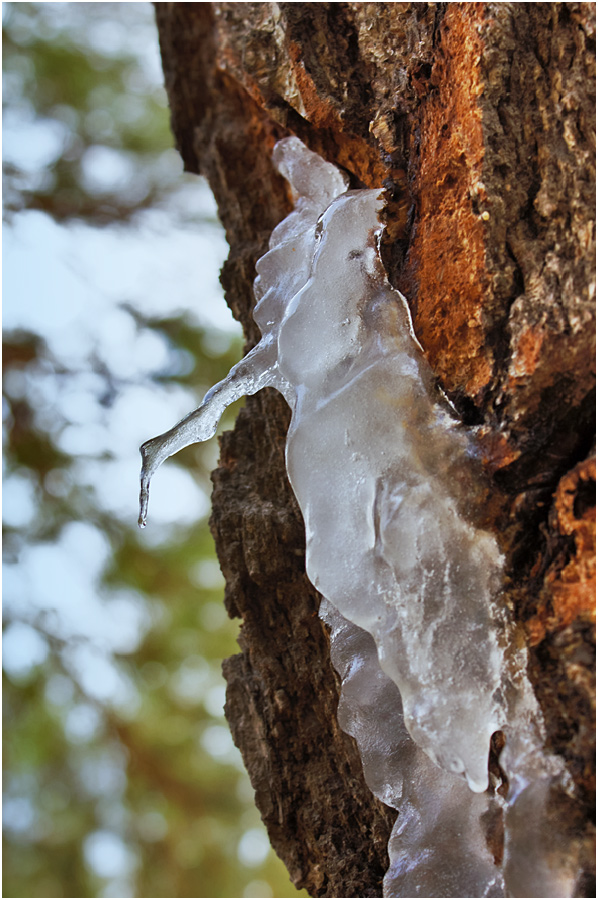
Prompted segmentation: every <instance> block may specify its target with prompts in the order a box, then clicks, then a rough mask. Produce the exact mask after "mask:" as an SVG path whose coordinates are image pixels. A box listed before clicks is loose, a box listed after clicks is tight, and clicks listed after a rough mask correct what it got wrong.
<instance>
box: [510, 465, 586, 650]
mask: <svg viewBox="0 0 598 900" xmlns="http://www.w3.org/2000/svg"><path fill="white" fill-rule="evenodd" d="M595 490H596V459H595V457H594V458H592V459H589V460H586V461H585V462H583V463H580V464H579V465H577V466H576V467H575V468H574V469H572V470H571V472H569V473H568V474H567V475H565V476H564V477H563V478H562V479H561V481H560V482H559V486H558V488H557V490H556V493H555V502H554V507H553V511H552V516H551V524H552V525H553V526H556V531H557V533H558V534H560V535H563V536H568V537H572V538H573V542H574V550H573V552H572V553H571V554H570V555H569V558H568V560H567V561H566V563H565V564H564V565H563V561H562V559H560V558H557V559H556V560H555V561H554V563H553V564H552V565H551V566H550V567H549V568H548V571H547V572H546V575H545V578H544V587H543V590H542V594H541V597H540V607H539V609H538V612H537V614H536V615H535V616H534V617H533V618H532V619H531V620H530V621H529V622H528V623H527V630H528V633H529V635H530V643H531V644H532V646H533V645H535V644H539V643H540V641H541V640H543V638H544V637H545V635H546V634H547V633H548V632H554V631H557V630H560V629H561V628H565V627H566V626H567V625H570V624H571V623H572V622H573V621H575V620H576V619H579V618H581V619H583V620H584V621H592V622H595V621H596V500H595ZM539 564H540V561H539Z"/></svg>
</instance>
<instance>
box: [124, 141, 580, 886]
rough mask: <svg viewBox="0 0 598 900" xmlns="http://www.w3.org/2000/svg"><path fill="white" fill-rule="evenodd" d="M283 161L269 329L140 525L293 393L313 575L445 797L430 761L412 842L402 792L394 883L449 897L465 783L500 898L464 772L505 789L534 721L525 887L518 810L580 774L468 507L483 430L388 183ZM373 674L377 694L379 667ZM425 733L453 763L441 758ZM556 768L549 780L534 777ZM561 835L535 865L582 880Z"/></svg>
mask: <svg viewBox="0 0 598 900" xmlns="http://www.w3.org/2000/svg"><path fill="white" fill-rule="evenodd" d="M274 160H275V162H276V164H277V166H278V168H279V171H280V172H281V173H282V174H283V175H284V176H285V177H286V178H287V179H288V180H289V182H290V183H291V185H292V187H293V188H294V190H295V192H296V194H297V202H296V206H295V209H294V211H293V212H292V213H291V214H290V215H289V216H288V217H287V218H286V219H285V220H284V221H283V222H282V223H281V224H280V225H279V226H278V227H277V228H276V229H275V231H274V232H273V234H272V238H271V241H270V249H269V251H268V253H266V254H265V256H263V257H262V258H261V259H260V260H259V262H258V264H257V271H258V277H257V279H256V282H255V288H254V289H255V296H256V301H257V303H256V307H255V311H254V317H255V321H256V322H257V324H258V325H259V327H260V329H261V331H262V339H261V341H260V343H259V344H258V346H257V347H256V348H255V349H254V350H253V351H252V352H251V353H250V354H249V355H248V356H247V357H246V358H245V359H244V360H242V361H241V362H240V363H239V364H238V365H237V366H235V367H234V368H233V369H232V370H231V372H230V374H229V375H228V376H227V378H225V379H224V380H223V381H222V382H221V383H220V384H219V385H216V387H215V388H213V389H212V390H211V391H210V392H209V393H208V394H207V395H206V398H205V399H204V402H203V403H202V404H201V406H200V407H199V408H198V409H197V410H195V411H194V412H193V413H191V414H190V415H189V416H187V417H186V418H185V419H183V420H182V422H180V423H179V424H178V425H177V426H175V427H174V428H173V429H171V430H170V431H168V432H166V434H164V435H161V436H160V437H158V438H154V439H153V440H152V441H148V442H147V444H144V446H143V448H142V454H143V470H142V490H141V504H140V505H141V511H140V524H144V522H145V516H146V512H147V501H148V490H149V481H150V478H151V476H152V474H153V473H154V471H155V470H156V468H157V467H158V466H159V465H160V463H161V462H163V461H164V460H165V459H166V458H167V457H168V456H171V455H172V454H173V453H175V452H177V451H178V450H179V449H181V448H182V447H184V446H186V445H188V444H190V443H193V442H195V441H201V440H206V439H207V438H208V437H210V436H211V435H212V434H213V433H214V430H215V428H216V425H217V422H218V420H219V418H220V416H221V414H222V412H223V411H224V409H225V408H226V406H227V405H228V404H229V403H231V402H232V401H233V400H236V399H237V398H238V397H240V396H242V395H243V394H245V393H255V392H256V391H258V390H260V389H261V388H262V387H265V386H271V387H275V388H277V389H278V390H279V391H281V392H282V393H283V395H284V396H285V398H286V400H287V401H288V403H289V405H290V406H291V409H292V412H293V415H292V420H291V425H290V428H289V433H288V437H287V448H286V459H287V471H288V474H289V478H290V481H291V484H292V486H293V489H294V491H295V494H296V496H297V500H298V502H299V505H300V507H301V510H302V512H303V516H304V520H305V526H306V567H307V573H308V575H309V577H310V579H311V581H312V582H313V584H314V585H315V586H316V587H317V588H318V590H320V592H321V593H322V594H323V595H324V596H325V597H326V598H327V600H328V601H329V604H330V608H333V609H335V610H336V611H337V613H338V614H340V615H342V617H344V619H345V620H347V621H348V622H349V623H351V628H354V629H357V631H359V630H360V629H361V630H362V631H361V633H362V634H363V632H367V634H369V635H370V636H371V639H373V644H372V645H371V646H374V645H375V647H376V649H377V654H378V660H379V663H380V666H381V670H383V673H384V674H382V671H381V670H380V669H379V668H377V667H374V669H372V671H374V670H375V672H377V673H378V674H375V673H374V675H372V677H373V682H372V686H371V690H372V691H374V682H375V683H378V681H377V680H378V679H379V678H387V679H390V681H389V682H388V684H390V685H391V687H392V684H394V686H395V687H394V689H393V690H395V692H396V696H397V698H398V699H397V709H398V704H399V700H400V701H401V702H402V715H401V716H400V729H402V731H401V735H402V736H401V737H400V740H401V741H403V738H405V736H406V735H407V732H408V734H409V735H410V736H411V737H410V738H409V740H411V739H413V741H414V742H415V744H413V747H416V750H414V751H413V752H414V753H416V756H417V761H416V768H417V771H418V772H423V771H424V770H426V771H427V772H428V774H427V776H426V778H429V779H430V780H431V782H433V783H432V784H431V786H430V791H429V795H428V796H427V797H426V796H425V788H424V787H421V785H423V784H424V782H425V781H426V778H423V779H422V780H421V782H418V784H420V787H421V790H420V789H419V788H418V789H417V790H416V794H417V804H418V810H419V812H418V814H420V819H421V823H420V824H421V827H420V828H419V831H418V832H417V833H418V834H420V836H421V840H420V843H419V844H417V845H416V846H411V847H410V849H409V851H408V858H406V856H405V851H404V848H405V845H406V842H407V845H408V843H409V841H408V831H409V827H408V824H407V825H405V826H404V827H403V826H402V825H401V822H403V823H405V821H406V820H405V815H406V813H405V809H404V808H403V806H402V801H401V803H400V804H399V806H400V807H401V813H400V816H399V823H398V825H397V827H396V828H395V831H394V833H393V838H392V840H391V847H390V851H391V856H392V859H393V867H394V868H393V869H392V871H391V873H389V876H388V879H387V888H386V891H387V895H388V896H402V895H403V894H402V893H401V890H402V888H400V887H398V888H397V887H396V885H397V884H400V883H401V879H403V880H405V884H407V885H410V886H411V888H410V889H412V890H413V895H415V896H417V895H419V896H425V894H423V893H421V891H422V890H426V891H430V890H434V885H435V884H436V888H435V889H436V890H437V891H438V893H437V894H434V895H435V896H446V894H443V893H442V890H443V889H442V888H441V887H439V882H435V881H434V876H433V874H431V869H430V865H429V860H430V858H431V857H433V856H434V855H436V856H437V857H438V859H441V858H442V847H436V848H434V847H432V846H430V844H429V842H430V840H431V839H432V838H431V836H432V835H434V834H436V836H437V840H438V841H439V842H440V843H442V841H443V839H444V838H443V834H442V833H441V831H442V829H441V830H440V831H438V829H437V828H436V826H435V824H434V823H438V822H441V823H445V825H446V823H447V821H448V820H449V819H450V815H451V812H450V811H451V810H452V809H454V807H455V800H454V798H455V797H456V796H457V795H459V798H460V799H459V801H458V803H456V805H457V806H459V807H460V812H459V817H460V818H459V821H460V822H461V823H462V825H463V828H464V829H465V831H467V833H468V834H469V835H470V836H471V837H472V840H473V841H474V843H475V844H476V847H478V849H479V852H478V851H477V850H476V854H475V859H474V860H473V861H472V860H471V858H469V862H467V861H463V860H462V861H461V864H460V867H458V868H459V873H460V874H459V878H460V879H461V881H462V882H463V884H468V885H473V884H477V885H482V886H483V888H480V896H496V893H495V891H499V890H500V876H499V875H497V876H496V878H495V877H494V876H493V874H492V871H491V870H489V868H488V866H489V863H488V857H487V854H485V853H484V852H483V849H480V847H481V845H480V841H479V836H480V827H481V826H480V822H481V817H482V815H483V814H484V810H486V809H487V807H488V803H489V801H488V800H487V799H486V798H485V797H479V798H478V799H476V797H475V795H474V794H471V793H469V792H467V791H466V790H465V788H464V787H456V786H455V785H456V784H457V782H456V781H455V778H456V776H458V775H460V774H463V775H464V776H465V778H466V779H467V782H468V783H469V786H470V787H471V788H472V789H473V791H475V792H477V794H479V793H480V792H483V791H484V790H485V789H486V786H487V783H488V776H487V758H488V749H489V741H490V737H491V735H492V733H493V732H494V731H495V730H497V729H498V728H502V727H504V726H505V724H506V723H507V720H510V722H511V725H510V727H511V729H515V730H516V733H517V739H516V740H514V741H513V742H512V752H511V754H510V756H508V757H506V758H505V759H506V761H507V762H508V766H509V771H508V774H509V777H510V778H512V779H513V780H514V781H517V780H519V782H520V789H519V790H518V791H514V792H513V794H512V797H513V800H512V802H510V818H509V816H507V826H508V825H509V821H512V822H513V831H512V833H510V834H509V835H508V837H507V867H506V871H507V873H508V876H509V878H508V880H510V882H511V884H510V885H509V884H507V887H506V890H507V893H509V894H510V895H512V896H521V895H522V894H521V893H518V892H520V891H522V890H528V889H529V883H530V879H528V880H527V881H526V880H525V875H524V874H522V873H524V870H526V865H525V850H523V852H521V851H520V850H519V848H520V847H521V848H525V847H528V846H530V845H529V842H526V840H525V834H522V825H521V822H520V821H519V820H520V819H521V817H519V820H518V817H517V815H515V814H514V812H513V809H514V808H516V805H517V803H519V802H521V801H520V800H519V798H520V797H522V798H525V800H526V806H525V808H526V810H527V811H528V814H532V813H535V814H537V815H538V816H540V817H541V816H542V815H543V809H544V805H545V798H546V796H547V793H548V788H549V787H550V786H552V785H554V784H556V783H557V782H559V780H562V773H561V770H560V769H559V766H558V765H556V764H555V765H553V764H552V763H551V764H548V763H547V762H546V759H545V757H544V755H543V752H542V735H541V726H539V725H538V722H539V720H540V716H539V712H538V709H537V704H536V702H535V698H534V697H533V693H532V692H531V689H530V688H529V685H528V684H527V681H526V679H525V674H524V668H525V660H523V661H522V662H521V664H520V669H521V672H519V673H516V674H515V675H512V674H509V671H508V667H507V666H506V664H505V659H506V651H507V648H508V646H509V644H510V642H511V641H510V637H509V630H508V627H507V626H506V624H505V622H504V621H503V619H502V612H501V606H500V604H499V603H498V602H497V598H498V596H499V591H500V583H501V577H502V566H503V561H502V557H501V554H500V552H499V550H498V547H497V545H496V541H495V540H494V538H493V537H492V536H491V535H489V534H488V533H486V532H484V531H482V530H480V529H478V528H476V527H475V526H474V525H473V524H472V522H470V521H468V519H467V518H465V517H464V515H463V509H464V508H465V507H467V504H468V502H469V500H470V497H471V495H473V494H475V491H476V483H477V480H478V475H477V474H476V462H475V458H474V456H475V454H474V453H473V451H472V449H471V448H472V446H473V442H472V440H471V435H469V434H468V433H467V431H466V430H465V429H463V428H462V427H461V426H460V425H459V423H457V422H456V421H455V420H454V418H453V417H452V415H451V412H450V410H449V408H448V407H447V406H446V405H445V404H444V403H443V401H442V399H441V397H440V396H439V394H438V393H437V391H436V390H435V386H434V380H433V377H432V374H431V372H430V370H429V367H428V366H427V364H426V361H425V359H424V357H423V354H422V352H421V348H420V347H419V345H418V344H417V341H416V340H415V338H414V335H413V330H412V326H411V321H410V316H409V310H408V307H407V304H406V301H405V299H404V298H403V297H402V295H401V294H399V293H398V292H397V291H395V290H394V289H393V288H392V287H391V286H390V285H389V283H388V281H387V279H386V274H385V272H384V268H383V266H382V263H381V261H380V258H379V253H378V240H379V235H380V231H381V225H380V223H379V221H378V211H379V209H380V206H381V199H380V192H379V191H375V190H374V191H368V190H366V191H353V192H347V191H346V187H347V185H346V181H345V179H344V177H343V176H342V175H341V174H340V173H339V172H338V170H337V169H336V168H335V167H334V166H331V165H329V164H328V163H326V162H324V161H323V160H321V159H320V158H319V157H318V156H317V155H316V154H313V153H311V152H310V151H308V150H307V149H306V148H305V147H304V146H303V145H302V144H301V142H300V141H298V140H297V139H296V138H287V139H285V140H283V141H281V142H280V143H279V144H278V145H277V147H276V148H275V151H274ZM347 635H348V637H347ZM345 637H347V640H348V646H351V645H352V642H353V638H352V637H351V634H349V633H348V632H346V631H343V629H340V631H339V637H338V641H337V644H336V646H335V647H334V648H333V651H334V653H335V654H337V656H339V658H341V657H342V654H343V652H344V650H343V647H342V643H343V640H344V639H345ZM367 640H368V641H369V640H370V638H367ZM370 649H371V648H370ZM509 652H511V651H509ZM368 654H369V655H368ZM368 654H366V655H367V656H368V659H369V663H368V665H370V663H372V655H371V653H370V652H369V651H368ZM355 665H356V666H359V665H360V663H359V657H357V658H356V660H355ZM366 668H367V667H366ZM355 683H359V685H360V688H359V690H360V691H363V692H364V694H363V696H365V697H367V696H368V691H370V687H368V679H367V678H366V679H365V681H363V680H361V681H358V682H355ZM387 687H388V685H387ZM397 689H398V690H397ZM399 692H400V694H399ZM374 693H375V691H374ZM507 696H508V697H509V698H510V699H508V700H505V697H507ZM374 711H375V715H373V716H372V718H371V719H370V720H369V722H370V724H369V725H368V728H369V727H370V725H371V727H372V728H373V729H375V728H377V727H378V728H379V729H380V732H379V734H378V737H376V735H375V734H374V735H369V736H368V734H366V733H364V732H362V733H360V734H359V736H358V742H359V743H360V746H361V747H362V754H363V761H364V768H365V770H366V773H369V774H368V779H369V781H370V783H372V785H374V784H378V788H375V789H376V790H377V792H381V795H385V796H386V795H388V796H394V797H395V799H396V800H397V803H398V801H399V793H400V792H399V793H397V791H398V786H397V784H395V783H394V779H395V777H396V769H395V768H393V766H392V765H391V766H389V761H388V760H386V761H385V760H384V759H383V757H381V756H380V754H376V753H374V754H373V755H371V754H370V749H371V748H372V747H375V746H376V741H377V740H378V739H379V740H380V741H382V742H383V740H384V739H383V735H384V733H385V731H384V729H385V727H386V713H385V711H384V709H383V708H381V709H378V708H377V707H376V708H375V709H374ZM397 714H398V713H397ZM397 721H398V720H397ZM376 723H378V724H376ZM397 727H399V726H398V725H397ZM405 728H406V729H407V731H405ZM397 733H398V732H397ZM410 746H411V745H410ZM417 747H419V748H420V749H419V750H417ZM422 750H423V751H425V753H426V754H427V757H428V758H429V759H431V760H433V761H434V762H436V763H438V764H439V766H440V767H441V769H444V770H445V772H447V773H448V774H447V775H445V776H442V775H441V774H439V773H440V772H441V769H438V770H437V769H435V768H434V767H432V768H430V765H431V764H429V763H427V762H425V759H424V757H423V755H422V753H421V751H422ZM416 751H417V752H416ZM410 752H411V751H410ZM426 766H427V767H428V768H427V769H426ZM431 772H432V773H434V775H431V774H430V773H431ZM442 778H446V779H447V781H446V784H444V783H442V784H439V781H442ZM538 779H540V780H541V781H542V783H543V788H542V790H539V791H534V790H533V784H534V783H535V782H537V781H538ZM463 784H464V783H463ZM378 789H379V790H378ZM418 791H419V792H418ZM466 798H469V802H468V801H467V799H466ZM414 802H415V801H414ZM435 804H436V808H435V807H434V805H435ZM407 807H408V804H407ZM423 810H427V812H425V813H424V812H422V811H423ZM530 811H531V812H530ZM422 816H423V818H422ZM443 827H444V826H443ZM401 829H402V830H401ZM416 830H417V829H416ZM457 845H459V840H456V844H455V846H457ZM553 845H554V840H552V843H551V838H550V836H548V837H546V838H545V839H544V838H543V839H542V840H540V841H539V842H538V841H536V843H535V844H534V847H540V848H543V849H541V852H540V856H541V859H540V860H539V861H536V863H535V867H534V871H535V873H536V874H535V875H533V876H532V878H531V882H532V883H535V884H538V885H542V889H543V890H544V891H545V893H544V896H549V894H548V893H546V891H547V890H548V887H547V885H548V884H549V883H554V884H557V883H558V884H559V885H560V886H561V887H564V888H566V890H564V891H563V893H565V894H566V893H567V891H570V890H572V887H571V886H572V884H573V880H574V876H573V875H572V874H571V873H567V874H566V876H563V878H562V879H561V881H559V879H558V878H554V877H553V874H551V873H554V872H555V865H557V868H558V864H555V863H554V859H555V858H556V857H555V854H554V853H553ZM401 848H403V849H401ZM419 851H421V852H419ZM470 864H471V865H473V871H469V872H468V871H467V866H468V865H470ZM393 873H394V874H393ZM418 884H419V885H420V887H419V888H418V887H417V885H418ZM423 885H425V886H426V887H425V888H424V887H422V886H423ZM408 889H409V888H408Z"/></svg>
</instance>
